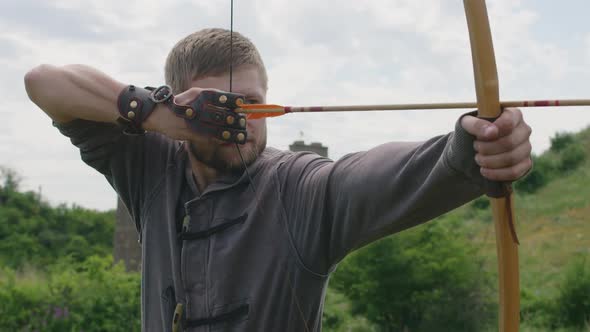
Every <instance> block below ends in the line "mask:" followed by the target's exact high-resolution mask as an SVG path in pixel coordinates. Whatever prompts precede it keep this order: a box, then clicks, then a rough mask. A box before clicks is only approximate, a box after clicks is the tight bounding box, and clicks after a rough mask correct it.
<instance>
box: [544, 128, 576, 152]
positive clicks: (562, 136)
mask: <svg viewBox="0 0 590 332" xmlns="http://www.w3.org/2000/svg"><path fill="white" fill-rule="evenodd" d="M574 141H575V139H574V135H573V134H570V133H556V134H555V136H554V137H551V148H550V150H551V151H554V152H559V151H561V150H563V149H565V148H566V147H567V146H569V145H570V144H572V143H573V142H574Z"/></svg>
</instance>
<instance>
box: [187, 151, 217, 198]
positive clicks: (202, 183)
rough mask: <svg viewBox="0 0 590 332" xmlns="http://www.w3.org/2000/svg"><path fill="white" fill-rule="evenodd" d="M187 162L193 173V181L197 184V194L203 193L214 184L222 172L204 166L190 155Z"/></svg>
mask: <svg viewBox="0 0 590 332" xmlns="http://www.w3.org/2000/svg"><path fill="white" fill-rule="evenodd" d="M188 155H189V160H190V163H191V171H192V173H193V179H195V183H196V184H197V188H198V189H199V192H201V193H202V192H204V191H205V189H207V187H208V186H209V185H210V184H211V183H213V182H215V180H217V178H219V177H220V176H222V175H223V174H222V172H220V171H219V170H217V169H215V168H212V167H209V166H207V165H205V164H204V163H203V162H201V161H199V160H197V158H195V156H193V154H192V153H189V154H188Z"/></svg>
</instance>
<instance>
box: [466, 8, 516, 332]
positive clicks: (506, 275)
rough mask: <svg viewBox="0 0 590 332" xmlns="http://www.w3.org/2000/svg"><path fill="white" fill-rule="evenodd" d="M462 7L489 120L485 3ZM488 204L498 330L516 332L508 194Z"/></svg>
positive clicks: (491, 67)
mask: <svg viewBox="0 0 590 332" xmlns="http://www.w3.org/2000/svg"><path fill="white" fill-rule="evenodd" d="M463 3H464V6H465V15H466V17H467V25H468V28H469V39H470V41H471V54H472V57H473V72H474V77H475V87H476V92H477V105H478V106H477V108H478V116H479V117H483V118H491V119H493V118H496V117H498V116H499V115H500V113H501V107H500V98H499V88H498V72H497V68H496V59H495V57H494V47H493V43H492V34H491V29H490V24H489V20H488V14H487V9H486V4H485V0H463ZM507 187H508V186H507ZM508 188H509V187H508ZM490 200H491V206H492V212H493V216H494V224H495V228H496V248H497V255H498V279H499V280H498V281H499V297H500V299H499V306H500V307H499V330H500V331H502V332H516V331H518V328H519V323H520V290H519V274H518V245H517V242H516V238H515V236H514V234H512V233H511V227H512V226H511V225H512V221H513V220H514V216H513V212H512V211H513V210H514V209H513V198H512V195H511V193H510V191H506V193H505V196H504V197H501V198H490Z"/></svg>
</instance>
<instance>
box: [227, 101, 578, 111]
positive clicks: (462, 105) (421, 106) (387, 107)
mask: <svg viewBox="0 0 590 332" xmlns="http://www.w3.org/2000/svg"><path fill="white" fill-rule="evenodd" d="M500 106H501V107H502V108H506V107H560V106H590V99H561V100H511V101H501V102H500ZM469 108H472V109H475V108H477V103H476V102H457V103H415V104H381V105H339V106H281V105H266V104H248V105H243V106H242V107H241V109H240V110H237V111H238V112H239V113H316V112H359V111H360V112H362V111H407V110H434V109H469Z"/></svg>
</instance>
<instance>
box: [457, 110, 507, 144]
mask: <svg viewBox="0 0 590 332" xmlns="http://www.w3.org/2000/svg"><path fill="white" fill-rule="evenodd" d="M461 127H463V129H465V131H467V132H468V133H470V134H471V135H473V136H475V137H476V138H477V139H478V140H483V141H489V140H493V139H496V138H497V137H498V128H497V127H496V126H495V125H494V124H493V123H491V122H489V121H487V120H484V119H479V118H476V117H474V116H471V115H466V116H464V117H462V118H461Z"/></svg>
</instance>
